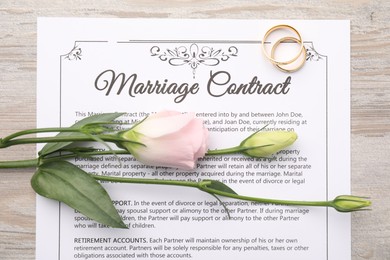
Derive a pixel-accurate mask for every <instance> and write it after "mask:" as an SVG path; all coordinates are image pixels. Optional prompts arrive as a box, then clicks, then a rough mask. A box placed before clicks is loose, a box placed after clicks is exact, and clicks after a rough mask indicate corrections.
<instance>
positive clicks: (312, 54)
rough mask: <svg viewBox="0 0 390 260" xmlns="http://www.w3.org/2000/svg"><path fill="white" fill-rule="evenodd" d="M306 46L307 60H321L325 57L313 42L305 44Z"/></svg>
mask: <svg viewBox="0 0 390 260" xmlns="http://www.w3.org/2000/svg"><path fill="white" fill-rule="evenodd" d="M305 48H306V53H307V55H306V61H319V60H322V59H323V55H321V54H319V53H318V52H317V51H316V50H315V49H314V46H313V43H312V42H310V43H306V44H305Z"/></svg>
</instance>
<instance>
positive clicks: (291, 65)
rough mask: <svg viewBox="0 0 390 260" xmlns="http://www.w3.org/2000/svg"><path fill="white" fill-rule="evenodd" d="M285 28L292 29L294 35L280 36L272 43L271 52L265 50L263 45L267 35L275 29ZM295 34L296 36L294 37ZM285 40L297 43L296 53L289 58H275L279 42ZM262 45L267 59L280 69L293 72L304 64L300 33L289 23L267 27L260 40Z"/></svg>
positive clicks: (303, 48)
mask: <svg viewBox="0 0 390 260" xmlns="http://www.w3.org/2000/svg"><path fill="white" fill-rule="evenodd" d="M286 29H287V30H289V31H292V32H293V33H294V34H295V35H294V36H284V37H282V38H280V39H279V40H277V41H276V42H275V43H274V44H273V45H272V49H271V52H269V51H267V49H266V46H265V45H266V41H267V39H268V37H269V36H270V35H271V33H273V32H275V31H277V30H286ZM295 36H297V37H295ZM286 42H294V43H297V44H299V50H298V53H297V54H296V55H295V56H294V57H293V58H290V59H289V60H277V59H276V58H275V52H276V49H277V48H278V46H279V45H280V44H281V43H286ZM262 47H263V52H264V55H265V56H266V57H267V59H268V60H269V61H270V62H271V63H272V64H274V65H275V66H276V67H277V68H278V69H279V70H281V71H284V72H294V71H297V70H299V69H301V68H302V67H303V65H304V64H305V61H306V49H305V47H304V46H303V41H302V37H301V34H300V33H299V32H298V31H297V30H296V29H295V28H294V27H292V26H290V25H287V24H279V25H275V26H274V27H272V28H271V29H269V30H268V31H267V32H266V33H265V35H264V38H263V41H262Z"/></svg>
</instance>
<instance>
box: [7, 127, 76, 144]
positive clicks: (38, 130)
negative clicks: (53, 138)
mask: <svg viewBox="0 0 390 260" xmlns="http://www.w3.org/2000/svg"><path fill="white" fill-rule="evenodd" d="M51 132H80V129H79V128H71V127H68V128H62V127H50V128H36V129H28V130H23V131H19V132H16V133H13V134H11V135H9V136H6V137H4V138H3V139H2V142H4V143H6V142H8V141H10V140H11V139H14V138H15V137H19V136H23V135H29V134H36V133H51Z"/></svg>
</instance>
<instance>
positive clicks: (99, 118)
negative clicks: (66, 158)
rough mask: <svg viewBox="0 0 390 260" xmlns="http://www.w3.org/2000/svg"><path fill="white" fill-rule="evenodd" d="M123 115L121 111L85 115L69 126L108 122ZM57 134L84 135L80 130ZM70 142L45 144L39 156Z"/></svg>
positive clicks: (77, 126)
mask: <svg viewBox="0 0 390 260" xmlns="http://www.w3.org/2000/svg"><path fill="white" fill-rule="evenodd" d="M121 115H123V113H105V114H99V115H93V116H89V117H86V118H84V119H82V120H80V121H78V122H77V123H75V124H74V125H72V126H71V128H76V129H81V128H82V127H83V126H85V125H88V124H91V123H99V122H102V123H108V122H111V121H113V120H114V119H116V118H118V117H120V116H121ZM57 136H67V137H69V136H75V137H76V136H85V135H84V134H82V133H80V132H61V133H59V134H58V135H57ZM71 143H72V142H58V143H48V144H46V145H45V146H44V147H43V148H42V150H41V151H40V152H39V155H40V156H44V155H47V154H50V153H54V152H55V151H58V150H60V149H61V148H64V147H65V146H68V145H70V144H71Z"/></svg>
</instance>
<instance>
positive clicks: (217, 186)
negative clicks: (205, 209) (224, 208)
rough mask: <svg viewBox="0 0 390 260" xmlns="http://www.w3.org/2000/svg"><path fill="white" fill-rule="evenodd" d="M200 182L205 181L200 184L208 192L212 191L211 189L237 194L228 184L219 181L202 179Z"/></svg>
mask: <svg viewBox="0 0 390 260" xmlns="http://www.w3.org/2000/svg"><path fill="white" fill-rule="evenodd" d="M202 182H204V183H205V184H204V185H202V186H203V188H205V190H206V191H208V192H211V193H212V190H217V191H222V192H226V193H230V194H235V195H237V193H236V192H235V191H234V190H232V189H231V188H230V187H229V186H227V185H225V184H224V183H222V182H220V181H215V180H204V181H202Z"/></svg>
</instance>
